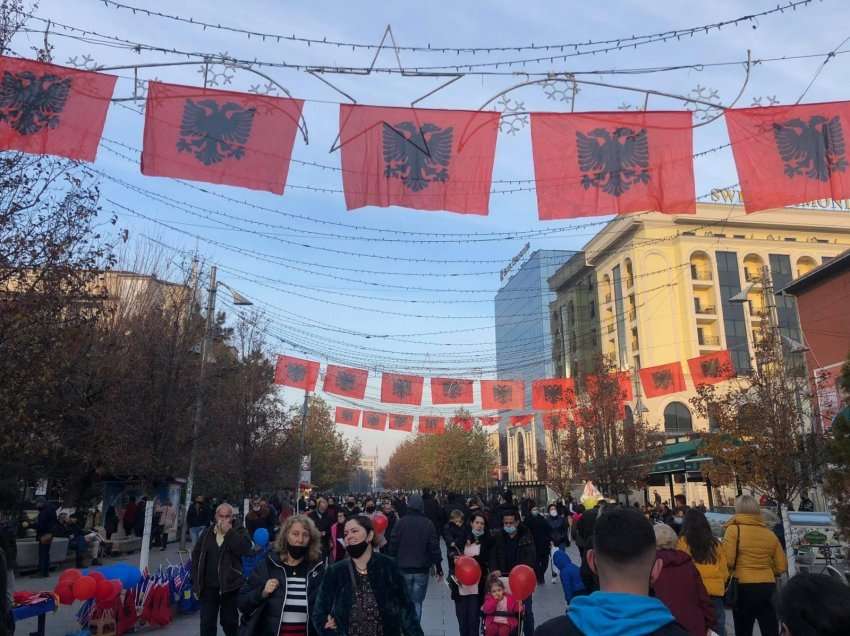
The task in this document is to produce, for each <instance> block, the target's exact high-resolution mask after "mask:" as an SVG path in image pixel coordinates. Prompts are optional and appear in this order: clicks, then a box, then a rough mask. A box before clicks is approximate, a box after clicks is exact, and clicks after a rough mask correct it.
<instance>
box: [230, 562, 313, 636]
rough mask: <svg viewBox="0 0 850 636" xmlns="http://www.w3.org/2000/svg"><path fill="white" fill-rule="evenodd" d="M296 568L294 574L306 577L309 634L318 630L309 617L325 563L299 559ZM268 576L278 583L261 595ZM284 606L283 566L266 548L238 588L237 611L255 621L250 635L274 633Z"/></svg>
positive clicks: (274, 634) (258, 635)
mask: <svg viewBox="0 0 850 636" xmlns="http://www.w3.org/2000/svg"><path fill="white" fill-rule="evenodd" d="M295 572H296V575H297V576H303V577H306V578H307V625H308V631H309V634H311V635H315V634H317V633H318V632H317V631H316V628H315V627H314V626H313V625H312V622H311V620H310V619H311V617H312V608H314V607H315V605H316V598H317V596H318V594H319V587H320V586H321V584H322V576H323V575H324V573H325V563H324V561H319V562H318V563H307V562H302V563H301V564H299V565H298V566H297V567H296V568H295ZM269 579H277V580H278V582H279V583H280V585H278V587H277V589H276V590H275V591H274V592H273V593H272V594H271V595H270V596H269V597H268V598H263V588H264V587H265V586H266V581H268V580H269ZM285 606H286V569H285V568H284V567H283V565H282V564H281V562H280V557H279V556H278V555H277V554H274V553H272V552H269V553H268V554H267V555H266V558H265V559H263V560H262V561H261V562H260V563H259V564H258V565H257V567H256V568H255V569H254V571H253V572H252V573H251V576H250V578H249V579H248V581H247V582H246V583H245V584H244V585H243V586H242V589H240V590H239V611H240V612H242V614H243V621H244V622H251V621H254V625H255V627H254V629H253V630H252V631H251V632H250V633H251V636H277V634H278V631H279V629H280V622H281V620H282V614H283V608H284V607H285ZM256 612H259V615H256V616H255V613H256ZM246 631H247V630H246Z"/></svg>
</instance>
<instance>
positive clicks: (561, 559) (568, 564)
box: [552, 550, 584, 603]
mask: <svg viewBox="0 0 850 636" xmlns="http://www.w3.org/2000/svg"><path fill="white" fill-rule="evenodd" d="M552 564H553V565H554V566H555V567H556V568H558V575H559V576H560V577H561V587H563V588H564V598H565V599H566V601H567V603H569V602H570V601H572V600H573V597H574V596H575V595H576V594H578V593H579V592H581V591H583V590H584V583H583V582H582V580H581V572H580V570H579V567H578V566H577V565H576V564H575V563H573V562H572V561H571V560H570V555H569V554H567V553H566V551H565V550H555V555H554V556H553V557H552Z"/></svg>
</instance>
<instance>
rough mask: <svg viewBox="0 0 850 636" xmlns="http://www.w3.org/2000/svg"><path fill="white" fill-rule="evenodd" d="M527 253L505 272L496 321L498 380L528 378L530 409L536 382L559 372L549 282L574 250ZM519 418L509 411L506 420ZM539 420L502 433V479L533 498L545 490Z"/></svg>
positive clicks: (527, 387)
mask: <svg viewBox="0 0 850 636" xmlns="http://www.w3.org/2000/svg"><path fill="white" fill-rule="evenodd" d="M527 252H528V245H527V244H526V246H525V247H524V248H523V250H522V252H520V254H518V255H517V257H516V258H515V259H514V260H513V261H512V262H511V264H510V265H509V266H508V267H507V268H505V270H503V273H502V275H503V279H504V278H507V281H506V282H505V283H504V285H502V287H501V289H499V291H498V293H497V294H496V299H495V319H496V367H497V377H498V378H499V379H503V380H523V381H524V382H525V392H526V395H525V402H526V404H527V405H530V404H531V383H532V381H534V380H537V379H539V378H548V377H552V376H553V374H554V363H553V360H552V353H551V352H552V337H551V331H550V328H549V304H550V303H551V302H552V300H553V299H554V297H555V294H554V293H553V292H552V291H551V290H550V289H549V284H548V279H549V277H550V276H551V275H552V274H553V273H554V272H555V271H556V270H558V268H560V267H561V266H562V265H563V264H564V263H565V262H567V261H568V260H569V258H570V257H571V256H572V255H573V253H574V252H570V251H565V250H536V251H534V252H531V253H530V254H528V255H527V256H526V254H527ZM511 270H512V273H511ZM514 414H516V413H512V412H508V411H506V412H504V413H503V414H502V415H504V416H506V417H505V418H503V419H507V416H510V415H514ZM538 420H539V418H536V420H535V422H534V424H533V425H529V426H521V427H516V428H511V427H510V426H509V425H507V426H505V424H504V423H503V424H502V430H501V434H502V436H503V439H505V441H506V443H504V444H500V447H501V450H502V452H501V453H500V458H501V462H502V471H501V472H502V475H500V477H501V479H500V481H501V482H503V483H505V481H506V482H507V485H509V486H511V487H512V488H514V489H529V494H532V493H535V492H537V491H539V490H540V489H542V488H544V486H543V484H542V482H541V481H540V479H541V470H542V466H541V459H542V457H543V453H538V448H540V447H542V444H543V437H542V426H541V423H540V422H539V421H538ZM505 473H506V474H505Z"/></svg>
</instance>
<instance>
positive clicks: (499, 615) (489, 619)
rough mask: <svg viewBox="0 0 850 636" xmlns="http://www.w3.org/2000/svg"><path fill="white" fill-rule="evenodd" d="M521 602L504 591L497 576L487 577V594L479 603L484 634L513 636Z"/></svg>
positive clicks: (485, 635) (517, 622) (487, 635)
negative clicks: (480, 603)
mask: <svg viewBox="0 0 850 636" xmlns="http://www.w3.org/2000/svg"><path fill="white" fill-rule="evenodd" d="M521 607H522V604H521V603H520V602H519V601H517V600H516V599H515V598H514V597H513V596H512V595H511V594H508V593H507V591H505V584H504V583H502V581H501V580H500V579H499V577H498V576H491V577H489V578H488V579H487V594H486V596H485V597H484V603H483V604H482V605H481V613H482V614H484V636H513V635H514V634H516V630H517V625H518V624H519V614H520V608H521Z"/></svg>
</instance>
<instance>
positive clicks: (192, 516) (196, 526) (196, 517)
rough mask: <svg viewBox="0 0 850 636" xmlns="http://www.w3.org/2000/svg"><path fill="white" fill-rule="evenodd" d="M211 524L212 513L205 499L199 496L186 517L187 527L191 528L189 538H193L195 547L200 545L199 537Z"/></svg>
mask: <svg viewBox="0 0 850 636" xmlns="http://www.w3.org/2000/svg"><path fill="white" fill-rule="evenodd" d="M210 523H212V512H211V511H210V508H209V506H208V505H207V504H206V502H205V501H204V498H203V497H202V496H201V495H198V496H197V497H195V503H193V504H192V505H191V507H190V508H189V512H188V514H187V515H186V525H187V526H189V536H191V537H192V545H193V546H194V545H196V544H197V543H198V537H200V536H201V533H202V532H203V531H204V530H205V529H206V528H209V526H210Z"/></svg>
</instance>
